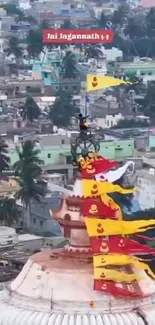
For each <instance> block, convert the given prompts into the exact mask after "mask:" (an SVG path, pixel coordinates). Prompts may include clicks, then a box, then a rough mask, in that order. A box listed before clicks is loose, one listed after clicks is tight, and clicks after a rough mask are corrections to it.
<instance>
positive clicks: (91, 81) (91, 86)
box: [86, 74, 132, 92]
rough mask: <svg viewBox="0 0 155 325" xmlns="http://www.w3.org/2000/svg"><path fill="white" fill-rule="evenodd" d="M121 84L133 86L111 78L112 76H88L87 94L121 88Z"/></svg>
mask: <svg viewBox="0 0 155 325" xmlns="http://www.w3.org/2000/svg"><path fill="white" fill-rule="evenodd" d="M121 84H132V83H131V82H127V81H124V80H122V79H118V78H114V77H110V76H101V75H97V74H94V75H92V74H87V87H86V88H87V90H86V91H87V92H89V91H93V90H99V89H103V88H108V87H113V86H119V85H121Z"/></svg>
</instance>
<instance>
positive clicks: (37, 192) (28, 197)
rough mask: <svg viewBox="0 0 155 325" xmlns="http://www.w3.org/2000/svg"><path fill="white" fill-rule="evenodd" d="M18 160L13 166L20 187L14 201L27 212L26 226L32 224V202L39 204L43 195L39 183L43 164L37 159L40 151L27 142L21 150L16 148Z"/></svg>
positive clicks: (30, 142) (32, 143) (33, 144)
mask: <svg viewBox="0 0 155 325" xmlns="http://www.w3.org/2000/svg"><path fill="white" fill-rule="evenodd" d="M16 150H17V154H18V157H19V160H18V161H17V162H16V163H15V164H14V166H13V168H14V171H15V177H16V180H17V182H18V184H19V186H20V189H19V191H18V192H17V193H16V195H15V197H16V199H20V200H21V201H22V202H23V205H24V206H25V207H26V209H28V210H29V218H28V219H27V222H26V224H27V226H28V227H30V226H31V224H32V211H31V202H32V200H34V201H37V202H40V201H41V198H42V197H43V196H44V194H45V190H44V189H43V186H42V184H41V182H40V176H41V173H42V169H41V167H40V165H41V164H42V163H43V162H42V160H41V159H40V158H39V157H38V155H39V154H40V150H39V149H36V148H35V143H34V142H32V141H30V140H28V141H26V142H25V143H23V144H22V148H21V149H19V148H16Z"/></svg>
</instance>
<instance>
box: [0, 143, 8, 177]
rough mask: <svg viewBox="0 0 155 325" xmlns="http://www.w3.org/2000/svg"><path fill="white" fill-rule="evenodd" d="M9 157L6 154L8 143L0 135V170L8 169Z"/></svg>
mask: <svg viewBox="0 0 155 325" xmlns="http://www.w3.org/2000/svg"><path fill="white" fill-rule="evenodd" d="M9 165H10V158H9V155H8V145H7V144H6V143H5V141H4V140H3V138H1V137H0V172H2V171H3V170H5V169H9Z"/></svg>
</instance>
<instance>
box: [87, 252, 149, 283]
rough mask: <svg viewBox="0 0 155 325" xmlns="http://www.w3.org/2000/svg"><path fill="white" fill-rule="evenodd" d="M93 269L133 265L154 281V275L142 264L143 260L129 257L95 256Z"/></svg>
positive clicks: (115, 255) (113, 255)
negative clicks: (145, 272) (146, 273)
mask: <svg viewBox="0 0 155 325" xmlns="http://www.w3.org/2000/svg"><path fill="white" fill-rule="evenodd" d="M93 262H94V267H95V268H96V267H104V266H107V265H128V264H133V265H134V266H136V267H139V268H140V269H142V270H144V271H147V272H148V274H149V275H150V276H151V277H152V278H153V279H155V274H154V273H153V272H152V271H151V269H150V267H149V265H147V264H146V263H144V260H143V259H139V258H138V257H134V256H129V255H119V254H109V255H96V256H94V257H93Z"/></svg>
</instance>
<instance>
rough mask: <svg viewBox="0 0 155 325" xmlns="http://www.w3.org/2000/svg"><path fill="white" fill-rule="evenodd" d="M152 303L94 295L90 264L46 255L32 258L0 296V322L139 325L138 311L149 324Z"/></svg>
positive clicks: (154, 313) (15, 324) (7, 324)
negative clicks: (92, 304)
mask: <svg viewBox="0 0 155 325" xmlns="http://www.w3.org/2000/svg"><path fill="white" fill-rule="evenodd" d="M154 301H155V295H152V296H151V297H150V298H149V297H147V298H143V299H140V300H139V299H127V298H126V300H125V299H123V298H115V297H112V296H111V295H107V294H104V293H100V292H97V291H94V290H93V266H92V264H90V263H80V262H79V261H78V262H77V263H76V261H74V263H73V262H72V261H71V260H70V259H65V260H61V258H60V259H59V258H52V257H51V251H46V252H41V253H38V254H35V255H34V256H32V257H31V258H30V259H29V260H28V262H27V263H26V264H25V266H24V268H23V270H22V272H21V273H20V274H19V275H18V276H17V278H16V279H15V280H14V281H13V282H12V283H11V285H10V287H6V289H5V290H4V291H2V292H1V293H0V324H1V325H2V324H3V325H89V324H90V325H145V323H144V321H143V319H142V317H140V316H139V313H138V310H139V309H141V311H142V313H143V314H144V316H145V317H146V319H147V320H148V321H149V322H148V324H149V325H154V317H155V310H154V309H153V306H154ZM91 302H93V303H94V308H92V307H91ZM136 309H137V311H136Z"/></svg>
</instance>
